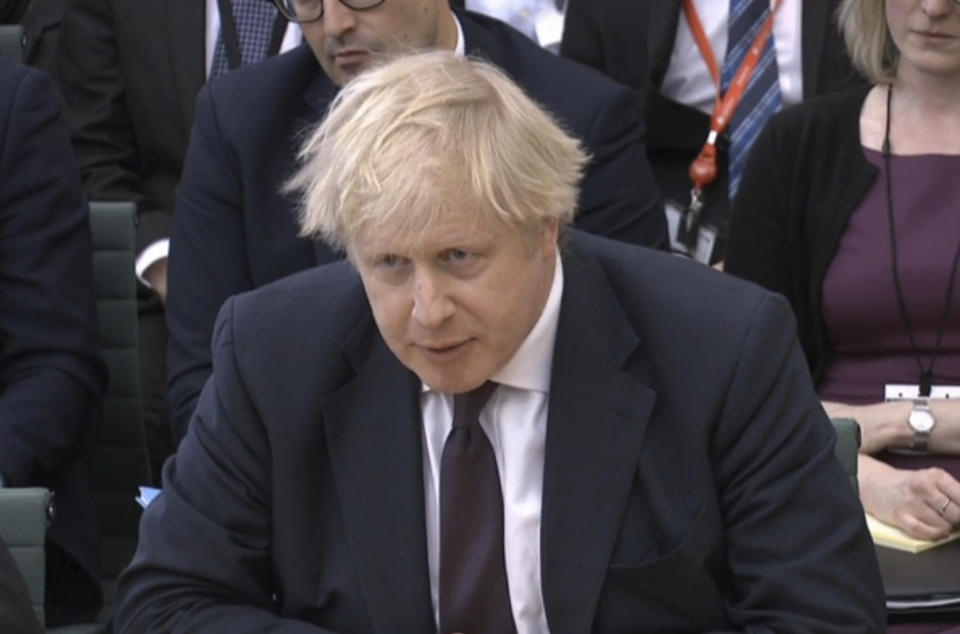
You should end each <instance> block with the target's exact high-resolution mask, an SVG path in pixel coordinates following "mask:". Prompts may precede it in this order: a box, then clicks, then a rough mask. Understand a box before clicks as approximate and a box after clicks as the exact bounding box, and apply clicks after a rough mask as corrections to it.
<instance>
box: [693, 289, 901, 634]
mask: <svg viewBox="0 0 960 634" xmlns="http://www.w3.org/2000/svg"><path fill="white" fill-rule="evenodd" d="M793 333H794V329H793V317H792V313H791V311H790V307H789V306H788V305H787V303H786V302H785V301H783V299H782V298H781V297H778V296H775V295H769V294H768V295H765V296H764V298H763V299H762V300H761V301H760V303H759V304H758V306H757V308H756V310H755V311H754V314H753V317H752V319H751V324H750V327H749V329H748V330H747V331H746V334H745V336H744V337H743V340H742V342H741V343H740V345H739V346H738V349H739V350H740V353H739V359H737V360H736V366H735V371H734V372H733V375H732V377H731V381H730V384H729V388H728V390H727V398H726V402H725V404H724V406H723V409H722V412H721V418H720V423H719V424H718V426H717V427H716V428H715V430H714V434H713V438H712V443H711V456H712V458H711V460H712V463H713V468H714V474H715V480H716V486H717V491H718V492H719V502H720V505H721V513H722V516H723V521H724V530H725V533H726V557H727V568H728V570H729V571H730V586H729V592H728V594H727V597H726V599H725V602H726V607H727V611H728V615H729V618H730V620H731V622H732V623H735V624H737V626H738V627H740V628H743V629H745V630H746V631H749V632H809V633H811V634H812V633H815V632H851V633H852V632H864V633H866V632H882V631H883V630H884V622H885V615H884V602H883V597H884V595H883V589H882V587H881V581H880V573H879V569H878V566H877V561H876V555H875V553H874V550H873V544H872V542H871V541H870V538H869V536H868V533H867V529H866V524H865V520H864V515H863V509H862V507H861V506H860V503H859V501H858V500H857V497H856V494H855V492H854V490H853V487H850V486H848V484H847V482H848V480H847V478H846V476H845V475H844V473H843V470H842V467H841V466H840V463H839V461H838V460H837V459H836V457H835V454H834V444H835V441H836V438H835V435H834V432H833V427H832V425H831V424H830V422H829V420H828V419H827V417H826V415H825V414H824V412H823V409H822V408H821V407H820V403H819V402H818V400H817V399H816V397H815V396H814V391H813V387H812V385H811V382H810V376H809V371H808V369H807V365H806V363H805V361H804V357H803V354H802V353H801V351H800V347H799V345H798V344H797V342H796V340H795V337H794V334H793ZM825 580H829V583H827V582H825Z"/></svg>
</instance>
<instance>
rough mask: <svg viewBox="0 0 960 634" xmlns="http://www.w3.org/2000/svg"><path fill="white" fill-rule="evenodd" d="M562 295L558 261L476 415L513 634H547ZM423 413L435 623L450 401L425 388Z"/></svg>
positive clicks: (557, 259)
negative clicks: (530, 322)
mask: <svg viewBox="0 0 960 634" xmlns="http://www.w3.org/2000/svg"><path fill="white" fill-rule="evenodd" d="M562 295H563V266H562V265H561V262H560V257H559V254H558V255H557V258H556V265H555V269H554V275H553V284H552V285H551V287H550V293H549V295H548V296H547V302H546V304H545V305H544V307H543V312H541V314H540V318H539V319H538V320H537V323H536V324H535V325H534V327H533V329H532V330H531V331H530V334H528V335H527V337H526V339H524V340H523V343H522V344H520V347H519V348H518V349H517V351H516V353H514V355H513V357H511V359H510V360H509V361H508V362H507V363H506V365H504V366H503V367H502V368H501V369H500V370H498V371H497V372H496V373H495V374H494V375H493V376H491V377H490V380H491V381H495V382H497V383H499V384H500V385H499V386H498V387H497V389H496V391H495V392H494V393H493V396H491V397H490V400H489V401H488V402H487V405H486V406H485V407H484V408H483V411H481V412H480V426H481V427H482V428H483V431H484V432H486V434H487V437H488V438H489V439H490V444H491V445H492V446H493V453H494V456H495V458H496V461H497V470H498V471H499V473H500V485H501V489H502V491H503V546H504V559H505V562H506V569H507V584H508V586H509V589H510V604H511V607H512V609H513V620H514V622H515V623H516V625H517V634H541V633H548V632H549V629H548V628H547V615H546V611H545V609H544V606H543V592H542V585H541V582H540V513H541V504H542V501H543V458H544V448H545V443H546V436H547V406H548V402H549V397H550V368H551V367H552V365H553V346H554V341H555V339H556V334H557V322H558V320H559V317H560V297H561V296H562ZM420 408H421V411H422V414H423V489H424V491H423V493H424V501H425V509H424V510H425V512H426V520H427V560H428V564H429V569H430V595H431V598H432V600H433V612H434V619H436V620H437V622H438V623H439V619H440V617H439V604H438V595H439V587H438V585H439V578H440V459H441V456H442V454H443V445H444V442H446V439H447V434H449V433H450V429H451V428H452V427H453V397H452V396H451V395H449V394H442V393H440V392H434V391H432V390H430V389H429V388H428V387H427V386H426V385H424V387H423V392H422V394H421V396H420Z"/></svg>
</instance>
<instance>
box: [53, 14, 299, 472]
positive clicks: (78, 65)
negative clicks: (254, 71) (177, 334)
mask: <svg viewBox="0 0 960 634" xmlns="http://www.w3.org/2000/svg"><path fill="white" fill-rule="evenodd" d="M43 1H44V2H47V1H49V0H43ZM244 1H246V0H244ZM258 3H259V4H260V5H263V6H265V7H267V8H268V9H269V10H270V11H272V12H273V14H274V16H276V11H275V10H273V8H272V7H270V6H269V5H268V4H267V3H266V0H259V2H258ZM218 7H219V4H218V3H217V2H216V1H215V0H206V1H205V2H204V1H203V0H155V1H151V2H142V1H140V0H71V1H70V2H69V3H67V7H66V13H65V15H64V18H63V27H62V34H61V49H62V50H61V55H60V65H59V84H60V88H61V91H62V93H63V96H64V100H65V104H66V107H65V114H66V119H67V123H68V124H69V126H70V128H71V132H72V135H73V143H74V149H75V151H76V154H77V157H78V160H79V162H80V174H81V178H82V180H83V184H84V188H85V191H86V193H87V196H88V198H89V199H91V200H129V201H132V202H134V203H136V205H137V218H138V224H137V234H136V240H137V244H136V248H137V275H138V277H140V279H141V281H142V282H144V284H142V285H141V286H140V305H139V320H138V326H139V334H140V362H141V385H142V393H143V411H144V422H145V431H146V436H147V448H148V450H149V454H150V462H151V465H152V471H153V473H154V474H155V477H158V474H159V471H160V467H161V466H162V464H163V460H164V459H166V457H167V456H168V455H169V454H170V453H171V452H172V451H173V448H174V446H175V445H174V444H173V442H172V440H171V438H170V430H169V423H168V422H167V415H166V411H165V404H164V401H165V399H164V383H165V382H166V366H165V363H164V359H165V357H166V348H167V327H166V323H165V315H164V306H163V304H164V302H165V301H166V294H167V290H166V289H167V274H166V271H167V252H168V243H169V239H170V234H171V233H172V230H173V208H174V203H173V198H174V188H175V187H176V184H177V182H178V181H179V179H180V172H181V170H182V168H183V160H184V156H185V155H186V151H187V141H188V139H189V137H190V128H191V127H192V125H193V118H194V107H195V104H196V97H197V93H198V92H199V91H200V88H201V87H202V86H203V84H204V83H205V82H206V81H207V78H208V77H210V76H211V73H212V72H213V71H214V69H213V65H214V64H215V61H216V60H215V57H216V45H217V44H218V41H219V38H220V37H221V33H222V31H223V29H222V28H221V27H222V26H223V25H224V24H227V23H228V22H227V21H225V19H224V18H223V17H222V16H220V15H219V10H218ZM286 24H287V23H286V20H282V19H280V23H279V24H277V23H274V24H269V25H268V26H273V27H276V26H279V27H281V29H280V30H279V31H277V29H274V30H275V31H277V32H276V33H264V34H256V33H255V34H253V37H254V39H256V38H257V37H260V38H273V36H274V35H276V36H277V37H276V38H273V39H271V41H270V42H269V46H268V45H267V42H263V43H262V44H263V46H262V47H260V48H259V49H258V50H261V51H266V52H267V53H271V52H276V51H277V50H287V49H289V48H292V47H293V46H296V45H298V44H299V42H300V35H299V29H297V28H296V27H295V26H292V27H289V28H287V26H286ZM218 25H219V26H218ZM280 35H283V39H282V41H281V40H280V38H279V36H280ZM274 40H275V41H274ZM242 43H243V42H241V44H242ZM256 43H257V42H254V44H256ZM243 59H244V61H247V57H246V56H244V58H243ZM254 59H255V58H254Z"/></svg>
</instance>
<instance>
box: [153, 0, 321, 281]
mask: <svg viewBox="0 0 960 634" xmlns="http://www.w3.org/2000/svg"><path fill="white" fill-rule="evenodd" d="M264 1H266V0H264ZM206 2H207V5H206V6H207V11H206V21H207V23H206V27H207V28H206V35H205V47H204V51H205V52H204V66H203V67H204V75H205V76H209V75H210V68H211V67H212V66H213V52H214V50H215V49H216V47H217V38H218V37H219V36H220V7H218V6H217V0H206ZM301 39H302V36H301V34H300V26H299V25H297V24H293V23H290V24H288V25H287V31H286V33H284V36H283V40H281V42H280V52H281V53H283V52H286V51H289V50H290V49H292V48H293V47H295V46H297V45H298V44H300V40H301ZM169 253H170V239H169V238H164V239H162V240H157V241H155V242H152V243H150V244H149V245H148V246H147V248H145V249H144V250H143V251H141V252H140V253H139V254H138V255H137V259H136V262H135V263H134V269H135V271H136V274H137V278H138V279H139V280H140V281H141V282H143V283H144V284H146V285H147V286H149V284H147V281H146V280H145V279H143V274H144V272H145V271H146V270H147V269H148V268H150V266H151V265H153V264H155V263H157V262H158V261H160V260H163V259H164V258H166V257H167V256H168V255H169Z"/></svg>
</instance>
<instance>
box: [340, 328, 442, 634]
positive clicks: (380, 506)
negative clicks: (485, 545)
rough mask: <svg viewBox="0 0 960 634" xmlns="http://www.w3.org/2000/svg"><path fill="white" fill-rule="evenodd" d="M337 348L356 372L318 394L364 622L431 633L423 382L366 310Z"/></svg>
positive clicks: (387, 628) (379, 628)
mask: <svg viewBox="0 0 960 634" xmlns="http://www.w3.org/2000/svg"><path fill="white" fill-rule="evenodd" d="M344 354H345V355H346V356H347V358H348V360H349V361H350V363H351V365H352V366H353V367H354V369H355V370H356V372H357V375H356V378H355V379H354V380H353V381H352V382H350V383H348V384H347V385H346V386H345V387H343V388H342V389H340V390H339V391H337V392H335V393H334V394H332V395H331V396H329V397H328V398H327V399H325V401H324V403H323V420H324V427H325V432H326V435H327V443H328V447H329V452H330V463H331V465H332V468H333V473H334V479H335V480H336V487H337V493H338V496H339V499H340V503H341V511H342V513H343V520H344V524H345V528H346V534H347V536H348V539H349V542H350V546H351V548H352V550H353V553H354V558H355V561H356V567H357V572H358V575H359V577H360V582H361V586H362V588H363V591H364V598H365V599H366V603H367V606H368V608H369V610H370V621H371V623H372V624H373V629H374V631H376V632H390V633H399V632H411V633H414V632H431V631H433V630H434V628H435V624H434V619H433V608H432V604H431V600H430V582H429V576H428V571H427V551H426V520H425V517H424V500H423V462H422V457H421V430H420V402H419V400H418V395H419V389H420V382H419V381H418V380H417V378H416V377H415V375H414V374H413V373H411V372H410V371H409V370H407V369H406V368H405V367H403V366H402V365H401V364H400V362H399V361H398V360H397V359H396V357H394V356H393V354H392V353H391V352H390V350H389V349H388V348H387V347H386V345H385V344H384V342H383V341H382V339H380V337H379V335H378V334H377V331H376V326H375V325H374V323H373V319H372V317H370V315H369V313H368V314H367V315H366V316H365V319H363V320H362V321H361V323H360V324H359V325H358V327H357V328H356V329H355V331H354V334H353V335H351V338H350V339H349V340H348V342H347V343H346V344H345V346H344Z"/></svg>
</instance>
